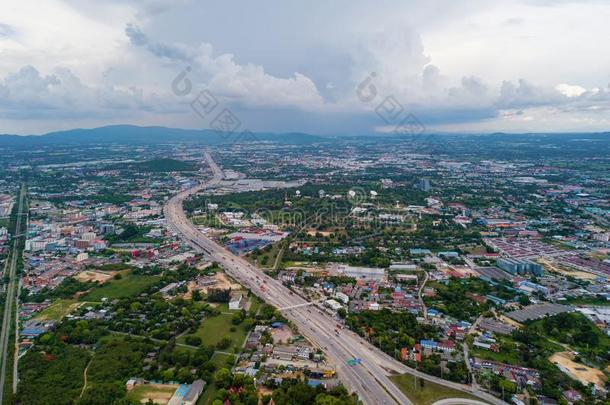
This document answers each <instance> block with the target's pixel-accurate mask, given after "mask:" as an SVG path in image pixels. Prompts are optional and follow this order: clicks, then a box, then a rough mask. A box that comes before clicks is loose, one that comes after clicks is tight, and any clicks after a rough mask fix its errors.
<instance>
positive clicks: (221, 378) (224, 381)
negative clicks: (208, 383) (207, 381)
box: [214, 368, 233, 388]
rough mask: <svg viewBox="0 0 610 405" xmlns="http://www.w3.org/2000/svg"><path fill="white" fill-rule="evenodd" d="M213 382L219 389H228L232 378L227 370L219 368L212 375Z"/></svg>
mask: <svg viewBox="0 0 610 405" xmlns="http://www.w3.org/2000/svg"><path fill="white" fill-rule="evenodd" d="M214 381H215V382H216V385H217V386H218V387H220V388H228V387H230V386H231V384H232V383H233V376H232V375H231V372H230V371H229V369H227V368H221V369H220V370H218V371H217V372H216V374H214Z"/></svg>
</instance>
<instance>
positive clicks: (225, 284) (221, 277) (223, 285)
mask: <svg viewBox="0 0 610 405" xmlns="http://www.w3.org/2000/svg"><path fill="white" fill-rule="evenodd" d="M212 278H214V279H215V280H216V284H214V285H210V286H206V287H202V288H197V282H196V281H189V283H188V285H187V288H188V291H187V292H186V293H184V295H183V298H185V299H190V298H191V294H192V292H193V291H194V290H199V291H201V293H202V294H207V293H208V289H210V288H214V289H221V290H226V289H228V288H230V289H231V290H233V291H236V290H241V288H242V287H241V285H240V284H237V283H235V282H232V281H231V280H229V278H228V277H227V276H226V274H224V273H216V274H215V275H214V276H212Z"/></svg>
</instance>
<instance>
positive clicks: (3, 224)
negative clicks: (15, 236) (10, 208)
mask: <svg viewBox="0 0 610 405" xmlns="http://www.w3.org/2000/svg"><path fill="white" fill-rule="evenodd" d="M9 222H10V219H9V217H2V218H0V228H8V225H9Z"/></svg>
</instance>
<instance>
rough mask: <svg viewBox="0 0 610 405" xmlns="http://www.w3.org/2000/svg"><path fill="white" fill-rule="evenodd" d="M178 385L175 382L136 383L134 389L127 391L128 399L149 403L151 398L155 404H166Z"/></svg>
mask: <svg viewBox="0 0 610 405" xmlns="http://www.w3.org/2000/svg"><path fill="white" fill-rule="evenodd" d="M177 388H178V385H174V384H142V385H136V386H135V387H134V388H133V390H131V391H129V392H128V393H127V399H130V400H135V401H138V402H140V403H143V404H145V403H147V402H148V401H149V400H151V401H152V402H153V403H155V404H161V405H165V404H167V403H168V402H169V400H170V398H171V397H172V395H174V392H176V389H177Z"/></svg>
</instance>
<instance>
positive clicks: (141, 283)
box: [80, 274, 159, 302]
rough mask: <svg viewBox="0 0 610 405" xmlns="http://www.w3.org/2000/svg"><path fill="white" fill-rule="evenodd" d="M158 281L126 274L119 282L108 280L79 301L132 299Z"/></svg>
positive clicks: (155, 277) (151, 277) (154, 278)
mask: <svg viewBox="0 0 610 405" xmlns="http://www.w3.org/2000/svg"><path fill="white" fill-rule="evenodd" d="M158 280H159V276H144V275H137V274H128V275H127V276H124V277H123V278H121V279H119V280H114V279H113V280H110V281H108V282H107V283H106V284H104V285H103V286H101V287H99V288H95V289H94V290H93V291H91V292H90V293H88V294H85V295H83V296H82V297H81V298H80V300H81V301H94V302H97V301H101V299H102V298H124V297H134V296H136V295H138V294H140V293H141V292H142V291H144V290H146V289H147V288H148V287H150V286H151V285H153V284H155V283H156V282H157V281H158Z"/></svg>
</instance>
